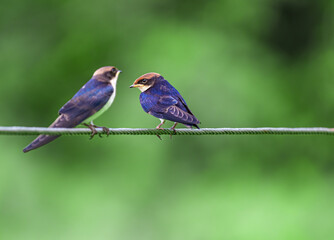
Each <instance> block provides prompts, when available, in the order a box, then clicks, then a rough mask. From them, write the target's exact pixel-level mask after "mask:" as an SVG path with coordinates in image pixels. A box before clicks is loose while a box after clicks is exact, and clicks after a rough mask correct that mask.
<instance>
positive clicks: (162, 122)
mask: <svg viewBox="0 0 334 240" xmlns="http://www.w3.org/2000/svg"><path fill="white" fill-rule="evenodd" d="M160 121H161V123H160V124H159V125H158V126H157V127H156V128H155V129H157V130H164V129H163V128H162V127H161V126H162V124H164V123H165V120H164V119H160ZM157 137H158V138H159V139H160V140H162V138H161V137H160V135H159V134H157Z"/></svg>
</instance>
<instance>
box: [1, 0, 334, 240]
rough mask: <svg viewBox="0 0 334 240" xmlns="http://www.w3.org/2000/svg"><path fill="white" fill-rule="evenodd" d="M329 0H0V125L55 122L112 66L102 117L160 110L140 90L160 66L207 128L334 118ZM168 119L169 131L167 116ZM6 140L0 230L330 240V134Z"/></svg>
mask: <svg viewBox="0 0 334 240" xmlns="http://www.w3.org/2000/svg"><path fill="white" fill-rule="evenodd" d="M333 13H334V2H333V1H332V0H322V1H317V0H309V1H307V0H299V1H297V0H294V1H289V0H255V1H247V0H243V1H242V0H224V1H223V0H221V1H199V0H195V1H190V0H184V1H179V0H162V1H153V0H142V1H135V0H125V1H115V0H113V1H110V0H109V1H107V0H96V1H91V2H88V1H86V2H83V1H79V0H61V1H55V0H51V1H42V0H32V1H23V0H18V1H4V0H2V1H1V2H0V70H1V81H0V83H1V84H0V110H1V119H0V125H1V126H48V125H49V124H50V123H51V122H52V121H53V120H54V119H55V118H56V117H57V112H58V110H59V109H60V107H61V106H62V105H63V104H64V103H65V102H66V101H68V100H69V99H70V98H71V97H72V96H73V95H74V94H75V93H76V91H78V90H79V88H80V87H81V86H82V85H83V84H84V83H85V82H86V81H88V80H89V79H90V77H91V75H92V74H93V72H94V71H95V70H96V69H97V68H99V67H102V66H106V65H114V66H116V67H118V68H119V69H121V70H122V71H123V73H122V74H121V75H120V78H119V81H118V85H117V96H116V99H115V102H114V104H113V105H112V107H111V108H110V110H109V111H107V112H106V113H105V114H104V115H103V116H101V117H100V118H99V119H97V120H96V121H95V124H97V125H100V126H107V127H148V128H151V127H152V128H153V127H155V126H156V125H158V123H159V120H158V119H156V118H154V117H152V116H149V115H148V114H146V113H145V112H144V111H143V110H142V109H141V106H140V104H139V99H138V98H139V94H140V92H139V91H138V90H136V89H129V86H130V85H131V84H132V83H133V81H134V80H135V79H136V78H137V77H139V76H140V75H142V74H144V73H147V72H158V73H160V74H162V75H163V76H164V77H165V78H166V79H167V80H168V81H169V82H170V83H171V84H173V85H174V86H175V87H176V88H177V89H178V90H179V91H180V92H181V94H182V95H183V97H184V98H185V99H186V101H187V103H188V105H189V107H190V109H191V110H192V111H193V113H194V114H195V115H196V116H197V118H198V119H199V120H200V121H201V122H202V124H201V125H200V126H201V127H267V126H271V127H316V126H317V127H333V126H334V122H333V121H334V119H333V116H334V94H333V91H334V80H333V79H334V35H333V33H334V30H333V29H334V25H333V23H334V14H333ZM170 126H171V123H167V124H166V127H170ZM32 140H33V137H31V136H26V137H23V136H0V151H1V157H0V239H15V240H21V239H22V240H23V239H24V240H30V239H31V240H36V239H51V240H53V239H54V240H56V239H68V240H73V239H80V240H82V239H112V240H114V239H115V240H116V239H117V240H119V239H136V240H147V239H152V240H155V239H160V240H178V239H179V240H188V239H189V240H193V239H205V240H211V239H213V240H215V239H217V240H223V239H227V240H231V239H233V240H253V239H254V240H262V239H263V240H268V239H270V240H276V239H279V240H280V239H291V240H296V239H297V240H298V239H303V240H304V239H307V240H309V239H316V240H319V239H333V238H334V217H333V216H334V205H333V202H334V188H333V184H334V175H333V174H334V168H333V166H334V157H333V156H334V153H333V149H334V148H333V146H334V138H333V137H329V136H175V137H173V139H169V137H168V136H165V137H163V141H160V140H159V139H158V138H157V137H155V136H110V137H108V138H106V137H104V138H98V137H95V138H94V139H93V140H92V141H89V140H88V137H87V136H73V137H68V136H64V137H61V138H59V139H57V140H56V141H54V142H52V143H50V144H48V145H46V146H44V147H42V148H40V149H38V150H34V151H32V152H29V153H27V154H23V153H22V149H23V148H24V147H25V146H26V145H27V144H28V143H29V142H30V141H32Z"/></svg>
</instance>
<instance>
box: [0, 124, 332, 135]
mask: <svg viewBox="0 0 334 240" xmlns="http://www.w3.org/2000/svg"><path fill="white" fill-rule="evenodd" d="M96 130H97V132H98V133H99V134H106V133H105V132H104V131H103V129H102V128H96ZM91 133H92V131H91V130H90V129H89V128H45V127H18V126H13V127H1V126H0V135H39V134H45V135H90V134H91ZM306 134H307V135H320V134H322V135H334V128H322V127H312V128H285V127H281V128H272V127H263V128H201V129H188V128H179V129H175V131H173V130H170V129H152V128H109V135H306Z"/></svg>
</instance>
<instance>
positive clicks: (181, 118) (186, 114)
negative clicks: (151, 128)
mask: <svg viewBox="0 0 334 240" xmlns="http://www.w3.org/2000/svg"><path fill="white" fill-rule="evenodd" d="M143 80H144V82H143ZM132 87H138V88H139V89H140V90H141V91H142V93H141V94H140V98H139V99H140V104H141V106H142V108H143V109H144V111H145V112H147V113H149V114H151V115H153V116H154V117H157V118H160V119H163V120H169V121H173V122H175V123H182V124H185V125H186V126H189V127H192V126H194V127H197V128H198V126H197V124H199V123H200V122H199V121H198V119H197V118H196V117H195V116H194V115H193V113H192V112H191V111H190V109H189V107H188V105H187V103H186V101H185V100H184V99H183V97H182V96H181V94H180V93H179V92H178V91H177V90H176V89H175V88H174V87H173V86H172V85H171V84H170V83H169V82H168V81H167V80H165V79H164V78H163V77H162V76H161V75H159V74H156V73H149V74H145V75H143V76H141V77H140V78H138V79H137V80H136V81H135V82H134V84H133V85H132ZM175 125H176V124H175ZM175 125H174V127H175ZM160 126H161V125H159V126H158V128H159V127H160Z"/></svg>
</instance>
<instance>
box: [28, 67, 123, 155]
mask: <svg viewBox="0 0 334 240" xmlns="http://www.w3.org/2000/svg"><path fill="white" fill-rule="evenodd" d="M121 72H122V71H121V70H118V69H117V68H116V67H110V66H108V67H101V68H99V69H97V70H96V71H95V72H94V74H93V76H92V78H91V79H90V80H89V81H88V82H87V83H86V84H85V85H84V86H83V87H82V88H81V89H80V90H79V91H78V92H77V93H76V94H75V95H74V96H73V97H72V98H71V99H70V100H69V101H68V102H67V103H66V104H65V105H64V106H63V107H62V108H61V109H60V110H59V112H58V113H59V116H58V118H57V119H56V120H55V121H54V122H53V123H52V124H51V125H50V126H49V128H74V127H76V126H78V125H79V124H83V125H85V126H87V127H89V128H90V129H91V130H92V135H91V138H92V137H93V136H94V135H95V134H96V133H97V131H96V129H95V127H97V126H96V125H94V123H93V120H94V119H96V118H97V117H99V116H100V115H101V114H102V113H104V112H105V111H106V110H107V109H108V108H109V107H110V106H111V104H112V103H113V101H114V99H115V96H116V83H117V79H118V75H119V74H120V73H121ZM103 129H104V131H106V132H107V133H109V132H108V129H107V128H103ZM58 137H60V135H54V136H51V135H39V136H38V137H37V138H36V139H35V140H34V141H32V143H30V144H29V145H28V146H27V147H26V148H25V149H23V152H29V151H31V150H33V149H36V148H39V147H41V146H43V145H45V144H47V143H49V142H51V141H53V140H55V139H56V138H58Z"/></svg>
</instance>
